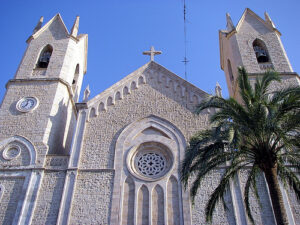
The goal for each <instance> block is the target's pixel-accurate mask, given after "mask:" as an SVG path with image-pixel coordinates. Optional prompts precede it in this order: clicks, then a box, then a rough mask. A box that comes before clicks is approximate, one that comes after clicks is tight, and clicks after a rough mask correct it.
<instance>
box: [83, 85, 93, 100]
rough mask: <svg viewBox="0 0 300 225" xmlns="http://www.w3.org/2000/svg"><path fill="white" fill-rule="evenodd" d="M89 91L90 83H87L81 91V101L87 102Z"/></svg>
mask: <svg viewBox="0 0 300 225" xmlns="http://www.w3.org/2000/svg"><path fill="white" fill-rule="evenodd" d="M90 94H91V91H90V85H88V86H87V87H86V88H85V90H84V93H83V102H87V101H88V99H89V97H90Z"/></svg>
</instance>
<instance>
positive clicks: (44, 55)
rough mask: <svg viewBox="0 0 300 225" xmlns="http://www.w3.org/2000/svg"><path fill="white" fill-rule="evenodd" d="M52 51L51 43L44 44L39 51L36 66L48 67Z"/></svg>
mask: <svg viewBox="0 0 300 225" xmlns="http://www.w3.org/2000/svg"><path fill="white" fill-rule="evenodd" d="M52 52H53V48H52V46H51V45H46V46H45V47H44V48H43V50H42V51H41V54H40V56H39V59H38V62H37V68H47V67H48V64H49V62H50V58H51V55H52Z"/></svg>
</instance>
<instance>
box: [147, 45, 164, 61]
mask: <svg viewBox="0 0 300 225" xmlns="http://www.w3.org/2000/svg"><path fill="white" fill-rule="evenodd" d="M161 53H162V52H161V51H156V50H155V49H154V47H153V46H151V48H150V51H145V52H143V55H150V60H151V61H154V56H155V55H160V54H161Z"/></svg>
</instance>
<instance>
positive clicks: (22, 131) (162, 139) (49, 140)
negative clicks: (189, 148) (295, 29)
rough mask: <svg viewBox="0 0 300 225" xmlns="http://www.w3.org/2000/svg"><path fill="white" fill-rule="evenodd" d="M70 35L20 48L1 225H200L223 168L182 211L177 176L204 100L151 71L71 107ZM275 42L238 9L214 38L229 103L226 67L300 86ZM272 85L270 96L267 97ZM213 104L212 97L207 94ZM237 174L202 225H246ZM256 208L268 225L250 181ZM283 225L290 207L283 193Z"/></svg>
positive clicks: (47, 33) (6, 102) (75, 47)
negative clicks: (275, 75) (269, 73)
mask: <svg viewBox="0 0 300 225" xmlns="http://www.w3.org/2000/svg"><path fill="white" fill-rule="evenodd" d="M78 27H79V17H77V18H76V20H75V23H74V25H73V28H72V30H71V32H69V31H68V29H67V28H66V27H65V25H64V23H63V20H62V18H61V16H60V15H59V14H57V15H56V16H54V17H53V18H52V19H51V20H50V21H48V22H47V23H46V24H45V25H43V26H42V20H41V21H40V22H39V23H38V25H37V26H36V28H35V30H34V33H33V34H32V35H31V36H30V37H29V39H28V40H27V43H28V47H27V49H26V52H25V53H24V56H23V58H22V61H21V62H20V65H19V67H18V69H17V72H16V74H15V76H14V78H13V79H11V80H9V81H8V82H7V85H6V89H7V90H6V94H5V96H4V99H3V101H2V104H1V108H0V120H1V122H0V223H1V224H112V225H113V224H153V225H154V224H169V225H171V224H172V225H173V224H174V225H176V224H178V225H179V224H206V223H205V212H204V209H205V204H206V202H207V200H208V198H209V195H210V193H212V192H213V190H214V188H215V187H216V185H217V183H218V180H219V179H220V177H221V176H222V173H223V171H224V168H219V169H218V170H215V171H214V173H212V174H209V175H208V176H207V177H206V178H205V181H204V182H203V185H202V186H201V188H200V190H199V191H198V193H197V196H196V198H195V204H194V205H192V204H191V201H190V197H189V192H188V190H186V191H185V190H184V189H183V187H182V185H181V183H180V174H179V168H180V163H181V161H182V160H183V156H184V151H185V147H186V145H187V142H188V140H189V138H190V137H191V136H192V135H193V134H195V132H197V131H198V130H201V129H205V128H206V127H207V126H209V117H210V115H212V114H213V113H214V110H213V109H211V110H207V111H204V112H202V113H201V114H200V115H195V114H194V113H193V112H194V109H195V106H196V105H197V104H198V103H199V102H200V101H201V100H202V99H204V98H206V97H208V96H209V94H208V93H206V92H204V91H202V90H201V89H199V88H197V87H195V86H194V85H192V84H190V83H188V82H187V81H185V80H184V79H182V78H180V77H179V76H177V75H176V74H174V73H172V72H171V71H169V70H167V69H166V68H164V67H163V66H161V65H159V64H158V63H156V62H155V61H154V55H155V54H158V53H159V52H157V51H154V49H153V48H152V49H151V50H150V51H149V52H145V54H150V55H151V60H150V62H148V63H147V64H145V65H143V66H142V67H140V68H138V69H137V70H136V71H134V72H132V73H131V74H129V75H127V76H126V77H125V78H124V79H122V80H120V81H119V82H117V83H116V84H114V85H113V86H111V87H110V88H108V89H107V90H105V91H103V92H102V93H100V94H98V95H97V96H95V97H94V98H92V99H89V89H88V88H87V89H86V90H85V91H84V98H83V101H82V102H79V101H78V99H79V94H80V91H81V85H82V80H83V76H84V74H85V73H86V68H87V42H88V36H87V35H86V34H79V35H78ZM280 35H281V34H280V32H279V31H278V30H277V29H276V28H275V26H274V24H273V22H272V20H271V19H270V17H269V16H268V15H267V14H266V15H265V19H262V18H260V17H259V16H257V15H256V14H255V13H254V12H252V11H251V10H250V9H246V10H245V12H244V14H243V16H242V18H241V20H240V21H239V23H238V24H237V26H234V25H233V23H232V21H231V18H230V16H229V15H227V29H226V30H220V31H219V38H220V56H221V68H222V69H223V70H224V72H225V76H226V80H227V85H228V89H229V93H230V95H231V96H233V97H235V98H237V99H238V98H239V96H238V94H237V90H236V89H237V86H236V85H237V84H236V78H237V69H236V68H237V67H238V66H245V68H246V69H247V71H248V72H249V73H250V75H251V77H253V79H254V76H256V75H257V74H261V73H263V72H264V71H266V70H267V69H275V70H276V71H278V72H279V73H280V75H281V76H282V79H283V82H282V84H280V85H289V84H293V85H295V84H297V85H300V79H299V76H298V75H297V74H296V73H295V72H294V71H293V69H292V67H291V65H290V63H289V60H288V58H287V55H286V53H285V50H284V48H283V45H282V43H281V40H280ZM278 86H279V85H278V84H273V88H274V89H275V88H278ZM216 94H219V95H220V94H221V88H220V87H219V86H218V85H217V86H216ZM246 173H247V171H241V173H240V175H239V177H237V178H236V181H235V182H233V183H232V184H231V186H230V190H229V191H228V194H227V196H226V199H225V201H226V203H227V206H228V209H227V210H225V209H224V207H223V205H221V204H220V205H219V206H218V207H217V209H216V212H215V214H214V219H213V223H212V224H250V223H249V221H248V219H247V216H246V212H245V209H244V205H243V200H242V196H243V192H242V190H243V187H244V185H245V175H246ZM257 183H258V186H259V194H260V198H261V203H262V207H260V206H259V203H258V202H257V201H256V200H255V198H254V196H253V195H252V198H251V207H252V212H253V214H254V218H255V221H256V223H257V224H270V225H271V224H275V220H274V215H273V212H272V207H271V201H270V198H269V194H268V189H267V186H266V183H265V180H264V177H263V176H262V177H261V178H260V179H259V180H258V181H257ZM282 193H283V197H284V203H285V206H286V210H287V214H288V218H289V222H290V224H299V223H300V214H299V212H300V205H299V204H298V203H297V200H296V198H295V196H294V195H293V193H290V192H288V191H286V190H284V189H282Z"/></svg>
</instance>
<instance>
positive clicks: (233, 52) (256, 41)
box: [219, 8, 300, 98]
mask: <svg viewBox="0 0 300 225" xmlns="http://www.w3.org/2000/svg"><path fill="white" fill-rule="evenodd" d="M226 20H227V26H226V30H220V31H219V41H220V58H221V59H220V60H221V68H222V70H223V71H224V72H225V76H226V81H227V86H228V90H229V94H230V96H231V97H234V98H238V90H237V82H236V79H237V76H238V74H237V67H239V66H243V67H245V68H246V70H247V72H248V73H249V75H250V77H249V78H250V79H255V77H256V76H257V75H259V74H263V73H264V72H265V71H267V70H275V71H277V72H279V73H280V75H281V77H282V79H283V80H286V82H284V83H289V84H291V85H300V81H299V76H298V75H297V74H296V73H295V72H294V71H293V69H292V66H291V64H290V61H289V59H288V57H287V54H286V52H285V49H284V47H283V45H282V42H281V39H280V36H281V33H280V32H279V31H278V30H277V29H276V27H275V25H274V23H273V21H272V20H271V18H270V16H269V15H268V13H265V19H262V18H260V17H259V16H258V15H257V14H255V13H254V12H253V11H252V10H250V9H248V8H247V9H246V10H245V11H244V13H243V15H242V17H241V19H240V21H239V22H238V24H237V26H235V25H234V24H233V22H232V20H231V17H230V15H229V14H228V13H227V14H226Z"/></svg>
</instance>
